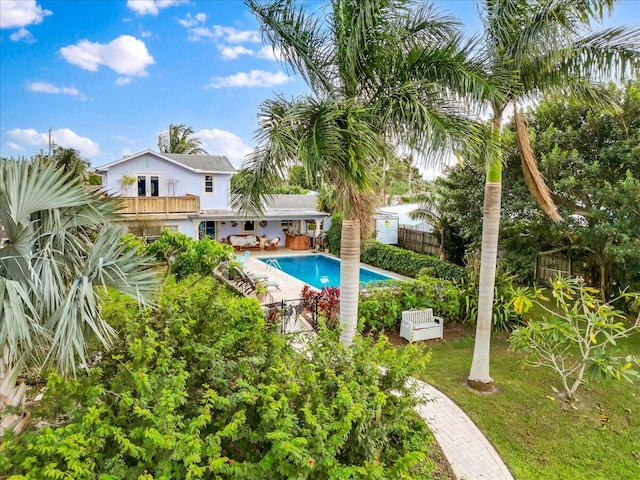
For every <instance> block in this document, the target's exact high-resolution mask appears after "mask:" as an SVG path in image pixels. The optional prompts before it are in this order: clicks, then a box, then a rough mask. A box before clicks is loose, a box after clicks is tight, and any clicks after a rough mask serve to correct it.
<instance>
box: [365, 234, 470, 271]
mask: <svg viewBox="0 0 640 480" xmlns="http://www.w3.org/2000/svg"><path fill="white" fill-rule="evenodd" d="M360 260H361V261H362V262H364V263H368V264H369V265H374V266H376V267H379V268H383V269H385V270H390V271H392V272H396V273H399V274H401V275H406V276H408V277H413V278H415V277H417V276H418V273H419V272H420V270H423V269H425V268H426V269H428V272H429V274H430V275H431V276H432V277H436V278H443V279H446V280H461V279H462V278H464V277H465V275H466V274H465V269H464V268H462V267H460V266H458V265H454V264H453V263H449V262H442V261H440V260H438V259H437V258H436V257H433V256H431V255H423V254H421V253H417V252H414V251H412V250H405V249H403V248H398V247H394V246H391V245H385V244H384V243H380V242H375V241H374V242H371V243H369V244H368V245H367V246H366V247H365V248H363V249H362V253H361V254H360Z"/></svg>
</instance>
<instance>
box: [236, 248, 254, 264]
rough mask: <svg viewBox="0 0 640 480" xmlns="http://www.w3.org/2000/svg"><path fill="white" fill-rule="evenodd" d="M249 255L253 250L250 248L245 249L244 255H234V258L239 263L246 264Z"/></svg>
mask: <svg viewBox="0 0 640 480" xmlns="http://www.w3.org/2000/svg"><path fill="white" fill-rule="evenodd" d="M249 255H251V252H250V251H249V250H245V252H244V253H243V254H242V255H234V260H235V262H236V263H237V264H238V265H240V266H244V265H245V264H246V263H247V259H248V258H249Z"/></svg>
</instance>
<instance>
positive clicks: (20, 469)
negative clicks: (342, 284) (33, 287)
mask: <svg viewBox="0 0 640 480" xmlns="http://www.w3.org/2000/svg"><path fill="white" fill-rule="evenodd" d="M105 318H106V319H107V321H108V322H109V323H110V324H112V325H114V326H115V327H116V328H117V329H118V330H119V331H120V332H122V335H121V336H120V338H119V340H118V341H117V344H116V346H115V348H114V349H113V350H112V351H111V352H110V353H109V354H105V355H104V356H103V359H102V361H100V362H99V363H97V364H96V365H95V366H93V367H92V368H91V370H90V372H89V374H88V375H83V376H80V377H78V378H76V379H74V380H70V381H63V380H62V379H61V378H59V377H58V376H56V375H51V376H50V379H49V382H48V389H47V392H46V394H45V397H44V400H43V405H42V409H41V410H40V411H39V412H38V414H39V415H41V416H42V420H44V421H46V422H48V423H49V424H50V426H46V427H42V428H40V429H39V430H34V431H30V432H25V434H23V435H22V437H21V438H19V439H15V438H11V437H8V438H6V439H5V440H4V442H3V444H2V453H3V454H2V456H0V472H1V473H0V475H2V474H12V475H25V476H29V477H30V478H54V477H73V478H74V479H93V478H131V479H137V478H172V479H186V478H191V479H195V478H223V479H238V478H246V479H259V478H269V479H289V478H302V479H316V478H317V479H321V478H380V479H385V478H388V479H396V478H416V479H429V478H432V476H431V474H430V471H431V470H432V469H433V464H432V462H431V461H430V459H429V457H428V456H427V452H428V451H429V450H434V444H433V442H434V441H433V438H432V437H431V435H430V434H429V432H428V431H427V429H426V427H425V425H424V422H422V420H421V419H420V418H419V417H418V416H417V415H416V414H415V412H414V411H413V406H414V405H415V402H416V399H415V398H414V396H413V395H412V393H413V392H412V391H411V390H410V389H409V388H408V387H407V386H406V380H407V378H408V377H407V375H408V372H409V371H410V370H411V369H412V368H413V367H414V366H415V365H416V363H417V364H420V365H421V364H423V363H426V359H428V357H429V355H428V353H427V352H425V351H423V350H420V349H418V348H415V347H410V348H408V349H406V350H405V351H404V352H396V351H394V350H393V349H390V348H388V345H387V344H385V343H384V342H381V343H377V344H373V343H372V342H371V341H370V340H368V339H363V340H357V341H356V342H355V343H354V345H353V348H352V349H350V350H348V351H347V350H345V349H342V348H336V338H335V334H331V333H330V332H321V333H320V336H319V338H318V339H317V340H310V341H309V340H308V341H306V342H307V343H306V347H307V348H306V350H305V351H304V352H301V353H298V352H296V351H295V350H294V349H292V348H290V346H288V345H287V343H286V338H285V337H284V336H282V335H280V334H278V333H277V332H275V331H274V329H273V328H272V327H271V326H269V325H268V324H265V321H264V319H263V313H262V311H261V309H260V307H259V305H258V303H257V302H256V301H255V300H251V299H245V298H236V297H234V296H232V295H231V294H230V293H229V292H228V291H227V290H226V289H225V288H224V287H222V286H219V285H218V286H216V284H215V283H214V282H212V281H211V280H207V281H205V282H200V283H198V284H197V285H196V286H195V287H190V286H188V285H187V284H186V283H182V284H178V285H170V286H169V288H168V289H167V290H166V291H165V294H164V295H163V296H162V298H161V302H160V308H159V309H158V310H155V311H151V310H143V311H140V310H139V309H138V308H136V307H135V305H133V304H132V303H131V302H128V301H126V300H124V299H122V298H120V299H119V300H112V303H110V306H109V308H108V311H106V312H105ZM327 335H333V336H331V337H330V338H329V337H327ZM309 358H312V359H313V361H309ZM380 364H385V365H389V368H388V370H386V371H385V372H382V371H381V370H380V369H379V368H377V366H378V365H380Z"/></svg>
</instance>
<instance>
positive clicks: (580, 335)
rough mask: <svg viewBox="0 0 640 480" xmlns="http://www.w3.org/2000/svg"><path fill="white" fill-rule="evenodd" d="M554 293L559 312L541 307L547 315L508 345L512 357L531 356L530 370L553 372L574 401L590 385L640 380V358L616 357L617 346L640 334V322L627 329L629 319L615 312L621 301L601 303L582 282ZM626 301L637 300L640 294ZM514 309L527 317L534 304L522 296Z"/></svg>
mask: <svg viewBox="0 0 640 480" xmlns="http://www.w3.org/2000/svg"><path fill="white" fill-rule="evenodd" d="M551 293H552V295H553V298H554V299H555V302H556V309H555V310H551V309H550V308H548V307H546V306H545V305H544V304H543V303H541V302H538V305H539V306H541V307H542V308H543V309H544V310H545V313H546V315H545V316H544V317H543V318H542V319H541V320H537V321H530V322H529V323H527V325H525V326H522V327H519V328H517V329H516V330H515V331H514V332H513V334H512V335H511V338H510V339H509V342H510V345H511V349H512V350H513V351H515V352H527V353H528V356H527V357H526V358H525V359H524V363H525V365H528V366H532V367H545V368H550V369H551V370H553V371H554V372H555V373H556V374H558V375H559V376H560V379H561V380H562V389H563V393H564V394H565V395H566V397H567V398H570V399H571V398H574V397H575V394H576V392H577V390H578V388H579V387H580V386H581V385H582V384H583V383H584V381H585V380H589V379H591V380H595V379H605V378H615V379H624V380H627V381H629V382H632V381H634V380H636V381H637V380H640V358H638V356H637V355H627V356H625V357H619V356H616V355H615V354H613V355H612V352H611V351H612V350H613V349H614V348H616V345H617V344H616V340H618V339H620V338H624V337H627V336H628V335H630V334H632V333H638V332H639V331H640V316H639V317H638V320H637V321H636V323H635V324H632V325H630V326H629V325H626V324H625V320H626V318H625V316H624V314H623V313H622V312H620V311H618V310H616V309H615V308H614V307H613V303H614V302H615V300H617V299H614V300H613V301H611V302H607V303H604V302H602V301H601V300H600V299H599V298H598V290H597V289H595V288H592V287H588V286H586V285H585V284H584V282H583V281H582V279H561V278H557V279H556V280H555V281H554V282H553V290H552V292H551ZM538 295H540V293H539V292H538ZM622 296H623V297H625V298H636V299H637V298H638V297H639V296H640V294H630V293H623V294H622ZM540 298H541V299H543V300H547V299H546V298H544V297H542V296H540ZM515 305H516V306H517V307H518V309H519V310H520V311H522V312H526V311H527V310H528V308H529V307H530V306H531V299H530V298H529V297H528V296H526V295H522V296H520V297H519V298H517V300H516V302H515ZM585 375H586V377H585Z"/></svg>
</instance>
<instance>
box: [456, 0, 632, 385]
mask: <svg viewBox="0 0 640 480" xmlns="http://www.w3.org/2000/svg"><path fill="white" fill-rule="evenodd" d="M614 3H615V0H557V1H555V0H554V1H549V0H536V1H533V0H485V1H484V2H483V3H482V9H481V17H482V21H483V24H484V30H485V31H484V36H483V38H484V41H485V52H486V54H487V57H488V61H489V64H490V69H491V75H492V76H493V77H494V78H496V77H497V76H499V77H500V79H501V80H500V81H501V83H502V84H503V86H504V87H505V88H506V91H507V95H506V97H504V98H493V99H490V100H489V102H488V103H489V105H488V106H489V107H490V112H491V124H490V127H491V134H490V137H491V138H490V142H488V143H491V145H488V148H487V152H488V153H487V155H486V165H487V173H486V183H485V194H484V216H483V230H482V253H481V267H480V285H479V302H478V303H479V305H478V320H477V327H476V338H475V347H474V353H473V362H472V365H471V371H470V374H469V377H468V383H469V384H470V385H471V386H473V387H474V388H477V389H480V390H485V391H489V390H492V389H493V380H492V379H491V376H490V375H489V348H490V341H491V327H492V325H491V318H492V315H491V312H492V303H493V291H494V283H495V272H496V259H497V248H498V228H499V222H500V201H501V190H502V152H501V148H500V140H501V131H502V124H503V117H504V115H505V114H507V113H508V112H507V110H508V109H509V107H513V112H514V114H515V124H516V134H517V139H518V145H519V149H520V154H521V155H520V156H521V163H522V167H523V170H524V175H525V179H526V180H527V184H528V185H529V189H530V190H531V192H532V194H533V195H534V197H535V198H536V200H538V203H539V204H540V205H541V206H542V208H543V209H544V210H545V211H546V212H547V214H548V215H549V216H550V217H551V218H552V219H554V220H555V221H559V220H560V217H559V215H558V213H557V210H556V208H555V205H554V202H553V199H552V196H551V194H550V192H549V190H548V189H547V187H546V185H545V184H544V181H543V180H542V177H541V175H540V173H539V170H538V168H537V166H536V161H535V158H534V155H533V152H532V150H531V147H530V145H529V137H528V133H527V130H526V126H525V124H524V121H523V119H522V116H521V113H520V111H521V108H522V107H521V105H522V103H523V102H526V101H531V100H535V99H536V98H537V97H538V96H539V95H540V94H542V93H545V92H547V93H551V94H557V95H563V96H570V97H573V98H576V99H579V100H582V101H587V102H589V103H591V104H595V105H601V106H602V105H605V104H608V103H609V100H610V99H609V98H607V97H606V96H605V95H602V94H601V93H599V91H598V90H597V89H595V88H593V83H592V82H593V81H594V80H597V79H599V78H600V79H604V78H607V77H610V76H612V75H619V76H622V75H624V74H625V73H627V71H628V70H632V71H633V70H637V68H638V66H639V65H640V55H639V52H638V49H637V47H638V45H640V29H638V28H635V29H626V28H623V27H616V28H608V29H603V30H601V31H596V32H590V31H589V28H590V22H591V21H592V20H600V19H601V18H602V16H603V13H604V12H605V11H610V10H611V8H612V6H613V4H614ZM585 32H587V33H586V34H585Z"/></svg>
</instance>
